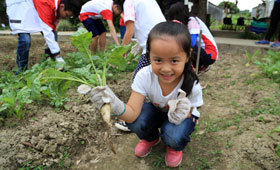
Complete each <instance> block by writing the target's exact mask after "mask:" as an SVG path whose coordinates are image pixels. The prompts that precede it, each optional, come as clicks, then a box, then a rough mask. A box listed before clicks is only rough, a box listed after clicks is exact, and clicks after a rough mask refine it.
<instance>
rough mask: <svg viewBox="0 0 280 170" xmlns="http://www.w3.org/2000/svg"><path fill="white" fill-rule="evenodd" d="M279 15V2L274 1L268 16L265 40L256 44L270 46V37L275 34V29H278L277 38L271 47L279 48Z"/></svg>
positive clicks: (278, 0)
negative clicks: (268, 21) (268, 22)
mask: <svg viewBox="0 0 280 170" xmlns="http://www.w3.org/2000/svg"><path fill="white" fill-rule="evenodd" d="M279 14H280V0H275V1H274V4H273V9H272V11H271V14H270V24H269V28H268V31H267V33H266V35H265V38H264V39H263V40H260V41H257V42H256V44H267V45H269V44H270V40H271V38H272V36H273V35H274V34H275V32H276V30H277V28H278V37H277V39H276V41H275V42H274V43H272V44H271V45H270V46H271V47H280V27H279V26H278V25H279V21H280V18H279Z"/></svg>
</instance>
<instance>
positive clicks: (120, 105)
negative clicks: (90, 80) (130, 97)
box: [89, 86, 125, 116]
mask: <svg viewBox="0 0 280 170" xmlns="http://www.w3.org/2000/svg"><path fill="white" fill-rule="evenodd" d="M89 96H90V99H91V101H92V103H93V104H94V105H95V107H96V108H97V109H99V110H100V109H101V107H102V106H103V105H104V104H105V103H110V104H111V107H112V114H113V115H116V116H121V115H122V114H123V113H124V112H125V104H124V102H122V101H121V100H120V99H119V98H118V97H117V96H116V95H115V94H114V92H113V91H112V90H111V89H110V88H109V87H108V86H98V87H95V88H93V89H92V90H91V91H90V93H89Z"/></svg>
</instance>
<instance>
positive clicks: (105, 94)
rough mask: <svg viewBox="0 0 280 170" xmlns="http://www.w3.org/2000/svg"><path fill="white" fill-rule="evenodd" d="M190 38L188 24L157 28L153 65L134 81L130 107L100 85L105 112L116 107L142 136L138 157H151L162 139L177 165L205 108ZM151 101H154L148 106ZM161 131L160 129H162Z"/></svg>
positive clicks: (96, 93)
mask: <svg viewBox="0 0 280 170" xmlns="http://www.w3.org/2000/svg"><path fill="white" fill-rule="evenodd" d="M190 43H191V40H190V34H189V32H188V29H187V27H186V26H185V25H183V24H180V23H175V22H162V23H159V24H157V25H156V26H155V27H154V28H153V29H152V30H151V32H150V33H149V35H148V40H147V57H149V60H150V61H151V65H149V66H146V67H144V68H142V69H141V70H140V71H139V72H138V73H137V75H136V77H135V80H134V81H133V83H132V86H131V87H132V93H131V96H130V98H129V100H128V102H127V104H124V103H123V102H122V101H121V100H119V99H118V98H117V97H116V96H115V94H114V93H113V92H112V91H111V90H110V88H109V87H107V86H106V87H100V86H99V87H96V88H94V89H92V90H91V92H90V96H91V100H92V102H93V103H94V104H95V106H96V107H97V108H98V109H100V108H101V107H102V106H103V104H104V103H110V104H111V106H112V112H113V114H114V115H117V116H120V118H121V119H122V120H124V121H126V122H127V123H128V127H129V128H130V129H131V131H132V132H134V133H136V135H137V136H138V137H139V138H140V141H139V143H138V144H137V146H136V148H135V155H136V156H138V157H145V156H147V155H148V154H149V153H150V151H151V148H152V147H153V146H155V145H156V144H158V143H159V142H160V141H161V140H162V141H163V142H164V143H165V144H166V155H165V162H166V165H167V166H168V167H177V166H178V165H179V164H180V163H181V160H182V153H183V150H184V148H185V147H186V145H187V143H188V142H190V135H191V133H192V132H193V130H194V128H195V125H196V121H197V119H198V118H199V116H200V113H199V112H198V110H197V109H196V108H197V107H199V106H201V105H202V104H203V100H202V89H201V86H200V84H199V82H198V81H199V80H198V77H197V76H196V74H195V73H194V71H193V69H192V66H191V57H190V56H191V47H190ZM145 98H148V99H149V101H150V102H147V103H145V102H144V101H145ZM159 128H160V131H159Z"/></svg>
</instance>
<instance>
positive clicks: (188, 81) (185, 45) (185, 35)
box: [146, 21, 199, 96]
mask: <svg viewBox="0 0 280 170" xmlns="http://www.w3.org/2000/svg"><path fill="white" fill-rule="evenodd" d="M162 36H171V37H174V39H175V40H176V42H177V43H178V45H179V46H181V47H182V49H183V50H184V51H185V53H186V54H187V57H189V60H188V62H187V63H186V64H185V68H184V72H183V74H184V81H183V84H182V86H181V89H182V90H184V91H185V92H186V94H187V96H188V95H189V94H190V93H191V91H192V88H193V84H194V82H195V81H197V82H196V83H198V82H199V80H198V77H197V75H196V74H195V72H194V70H193V68H192V58H191V37H190V33H189V30H188V28H187V27H186V26H185V25H184V24H180V23H176V22H172V21H167V22H161V23H159V24H157V25H156V26H155V27H154V28H153V29H152V30H151V32H150V33H149V35H148V39H147V45H146V47H147V54H146V57H148V61H150V50H151V46H150V44H151V41H152V40H153V39H156V38H160V37H162Z"/></svg>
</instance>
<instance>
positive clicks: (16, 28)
mask: <svg viewBox="0 0 280 170" xmlns="http://www.w3.org/2000/svg"><path fill="white" fill-rule="evenodd" d="M6 5H7V14H8V17H9V25H10V28H11V31H12V34H18V46H17V58H16V62H17V66H18V71H17V73H19V72H22V71H24V70H26V69H27V68H28V56H29V49H30V45H31V36H30V33H34V32H41V33H42V34H43V36H44V38H45V41H46V44H47V45H48V49H46V50H45V53H46V54H47V56H49V57H51V58H53V59H55V60H56V61H57V62H62V63H64V60H63V58H62V57H61V56H60V48H59V45H58V43H57V33H56V26H57V24H58V22H59V19H66V18H69V17H72V16H78V15H79V12H80V9H81V3H80V2H79V1H76V0H17V1H14V0H6Z"/></svg>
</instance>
